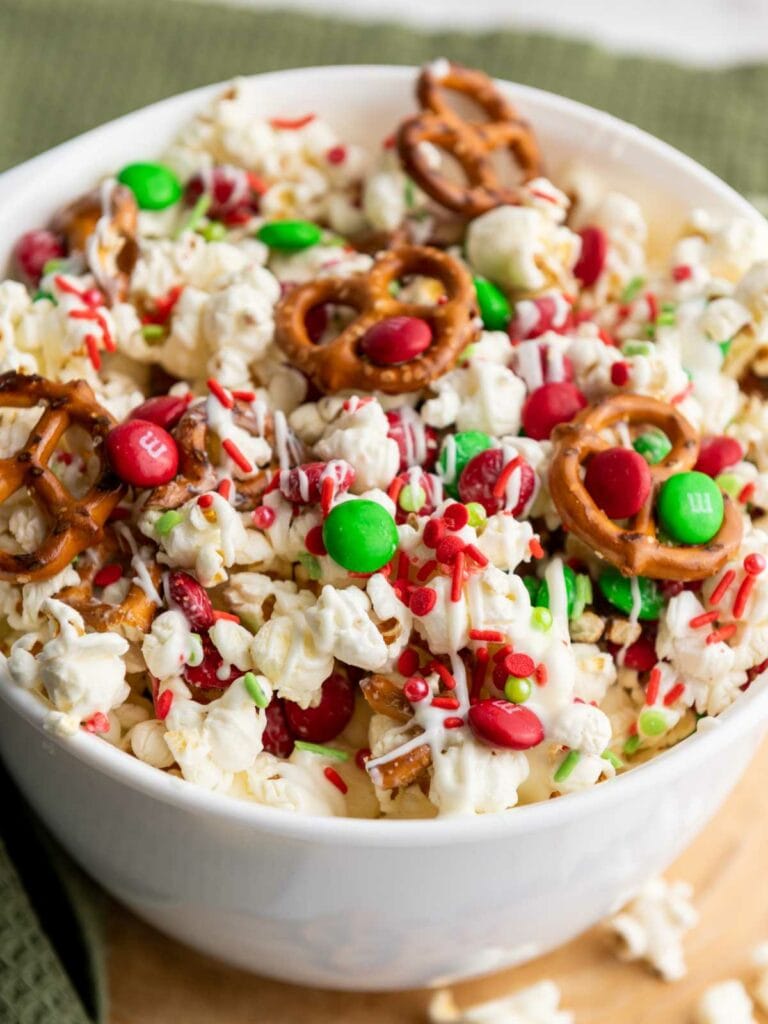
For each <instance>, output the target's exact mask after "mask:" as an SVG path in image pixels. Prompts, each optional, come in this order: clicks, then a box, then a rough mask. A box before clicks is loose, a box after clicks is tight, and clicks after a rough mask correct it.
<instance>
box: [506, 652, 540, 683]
mask: <svg viewBox="0 0 768 1024" xmlns="http://www.w3.org/2000/svg"><path fill="white" fill-rule="evenodd" d="M504 665H505V666H506V669H507V672H508V673H509V674H510V675H511V676H518V677H519V678H522V679H525V678H527V677H528V676H532V675H533V673H534V672H535V671H536V663H535V661H534V660H533V658H532V657H531V656H530V655H529V654H508V655H507V657H506V658H505V659H504Z"/></svg>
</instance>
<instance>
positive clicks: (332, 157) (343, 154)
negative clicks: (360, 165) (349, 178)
mask: <svg viewBox="0 0 768 1024" xmlns="http://www.w3.org/2000/svg"><path fill="white" fill-rule="evenodd" d="M325 159H326V160H327V161H328V163H329V164H343V163H344V161H345V160H346V159H347V148H346V146H331V148H330V149H329V150H328V151H327V152H326V154H325Z"/></svg>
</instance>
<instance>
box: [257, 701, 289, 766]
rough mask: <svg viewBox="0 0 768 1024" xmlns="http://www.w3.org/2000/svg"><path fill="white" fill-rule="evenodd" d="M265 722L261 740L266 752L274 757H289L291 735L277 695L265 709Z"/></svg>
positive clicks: (281, 703)
mask: <svg viewBox="0 0 768 1024" xmlns="http://www.w3.org/2000/svg"><path fill="white" fill-rule="evenodd" d="M266 716H267V724H266V727H265V729H264V732H263V733H262V735H261V742H262V745H263V746H264V749H265V750H266V752H267V753H268V754H272V755H274V757H290V756H291V754H292V753H293V736H291V730H290V729H289V728H288V721H287V719H286V717H285V711H284V710H283V702H282V701H281V700H279V699H278V698H277V697H273V698H272V703H271V704H270V705H269V707H268V708H267V710H266Z"/></svg>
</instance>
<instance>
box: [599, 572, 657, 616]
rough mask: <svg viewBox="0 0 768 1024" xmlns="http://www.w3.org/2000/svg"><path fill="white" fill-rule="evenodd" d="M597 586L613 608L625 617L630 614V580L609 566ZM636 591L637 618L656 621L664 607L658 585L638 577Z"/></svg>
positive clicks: (632, 602)
mask: <svg viewBox="0 0 768 1024" xmlns="http://www.w3.org/2000/svg"><path fill="white" fill-rule="evenodd" d="M597 585H598V586H599V587H600V591H601V593H602V595H603V597H605V599H606V600H607V601H610V603H611V604H612V605H613V606H614V608H618V609H619V611H620V612H624V614H625V615H631V614H632V610H633V607H634V603H635V599H634V592H633V586H632V580H631V579H629V578H628V577H626V576H622V574H621V573H620V572H619V570H618V569H615V568H614V567H613V566H612V565H610V566H608V567H607V568H606V569H604V570H603V572H602V573H601V574H600V579H599V580H598V581H597ZM637 591H638V593H639V596H640V612H639V614H638V616H637V617H638V618H639V619H645V620H653V619H658V617H659V615H660V614H661V609H662V607H663V606H664V601H663V599H662V596H661V591H660V590H659V588H658V585H657V584H656V583H655V582H654V580H649V579H646V578H645V576H638V577H637Z"/></svg>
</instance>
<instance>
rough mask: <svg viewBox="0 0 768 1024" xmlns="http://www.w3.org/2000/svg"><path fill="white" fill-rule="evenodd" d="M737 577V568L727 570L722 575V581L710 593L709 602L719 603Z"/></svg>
mask: <svg viewBox="0 0 768 1024" xmlns="http://www.w3.org/2000/svg"><path fill="white" fill-rule="evenodd" d="M735 579H736V571H735V569H728V571H727V572H725V573H723V575H722V577H721V579H720V582H719V583H718V584H717V586H716V587H715V589H714V590H713V591H712V593H711V594H710V595H709V603H710V604H719V603H720V602H721V601H722V599H723V598H724V597H725V594H726V591H727V590H728V589H729V587H730V585H731V584H732V583H733V581H734V580H735Z"/></svg>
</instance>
